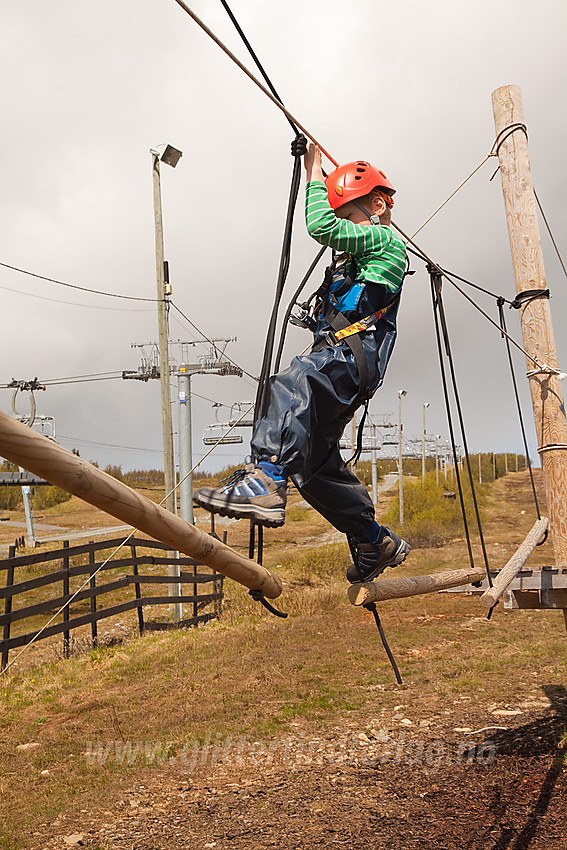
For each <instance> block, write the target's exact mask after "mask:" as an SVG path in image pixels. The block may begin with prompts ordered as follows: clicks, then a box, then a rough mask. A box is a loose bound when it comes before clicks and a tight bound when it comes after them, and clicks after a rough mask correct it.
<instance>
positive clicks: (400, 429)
mask: <svg viewBox="0 0 567 850" xmlns="http://www.w3.org/2000/svg"><path fill="white" fill-rule="evenodd" d="M405 395H407V390H398V484H399V493H400V525H403V524H404V478H403V460H402V433H403V430H404V428H403V425H402V397H403V396H405Z"/></svg>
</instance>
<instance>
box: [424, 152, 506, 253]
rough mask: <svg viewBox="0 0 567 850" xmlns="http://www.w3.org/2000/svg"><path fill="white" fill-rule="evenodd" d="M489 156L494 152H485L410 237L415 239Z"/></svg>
mask: <svg viewBox="0 0 567 850" xmlns="http://www.w3.org/2000/svg"><path fill="white" fill-rule="evenodd" d="M491 156H494V154H492V153H489V154H487V155H486V156H485V157H484V159H483V160H482V162H481V163H480V165H477V167H476V168H475V169H474V171H471V173H470V174H469V176H468V177H465V179H464V180H463V182H462V183H461V184H460V185H459V186H457V188H456V189H455V191H454V192H451V194H450V195H449V197H448V198H446V199H445V200H444V201H443V203H442V204H441V206H439V207H437V209H436V210H435V212H433V213H431V215H430V216H429V218H427V219H426V220H425V221H424V222H423V224H422V225H421V227H418V228H417V230H416V231H415V233H413V234H412V237H411V238H412V239H415V237H416V236H417V234H418V233H420V232H421V231H422V230H423V228H424V227H425V225H426V224H429V222H430V221H431V219H432V218H434V217H435V216H436V215H437V213H438V212H440V211H441V210H442V209H443V207H444V206H445V205H446V204H448V203H449V201H450V200H451V198H454V197H455V195H456V194H457V192H458V191H459V190H460V189H462V188H463V186H464V185H465V183H468V182H469V180H470V179H471V177H474V175H475V174H476V173H477V171H480V169H481V168H482V166H483V165H484V163H485V162H488V160H489V159H490V157H491Z"/></svg>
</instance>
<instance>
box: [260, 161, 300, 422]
mask: <svg viewBox="0 0 567 850" xmlns="http://www.w3.org/2000/svg"><path fill="white" fill-rule="evenodd" d="M300 185H301V157H299V156H296V157H294V160H293V173H292V177H291V186H290V190H289V200H288V205H287V214H286V221H285V227H284V235H283V241H282V250H281V255H280V265H279V269H278V278H277V282H276V292H275V296H274V304H273V306H272V313H271V316H270V322H269V325H268V333H267V335H266V343H265V345H264V355H263V357H262V368H261V370H260V377H259V379H258V391H257V393H256V405H255V408H254V423H256V422H257V421H258V419H261V417H262V416H263V415H264V413H265V409H266V405H267V401H268V378H269V377H270V375H271V374H272V358H273V352H274V344H275V336H276V327H277V321H278V312H279V307H280V303H281V299H282V295H283V290H284V286H285V282H286V279H287V274H288V271H289V265H290V260H291V237H292V232H293V216H294V213H295V206H296V203H297V197H298V195H299V187H300Z"/></svg>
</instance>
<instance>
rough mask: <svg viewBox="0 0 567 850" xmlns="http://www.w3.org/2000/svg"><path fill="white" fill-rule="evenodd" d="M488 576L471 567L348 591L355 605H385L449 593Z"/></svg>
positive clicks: (358, 586) (371, 583)
mask: <svg viewBox="0 0 567 850" xmlns="http://www.w3.org/2000/svg"><path fill="white" fill-rule="evenodd" d="M485 577H486V572H485V570H481V569H476V570H475V569H470V568H469V569H463V570H448V571H445V572H442V573H433V574H432V575H424V576H412V577H411V578H385V579H381V580H380V581H367V582H364V583H363V584H353V585H351V586H350V587H349V589H348V598H349V602H352V604H353V605H369V604H370V603H371V602H385V601H386V600H387V599H402V598H404V597H406V596H420V595H421V594H422V593H435V592H436V591H437V590H447V589H448V588H450V587H459V585H461V584H470V583H471V582H474V581H482V579H483V578H485Z"/></svg>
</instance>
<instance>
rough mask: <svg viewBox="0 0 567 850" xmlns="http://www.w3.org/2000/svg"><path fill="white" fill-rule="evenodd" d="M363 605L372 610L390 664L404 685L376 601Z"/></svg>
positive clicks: (398, 681)
mask: <svg viewBox="0 0 567 850" xmlns="http://www.w3.org/2000/svg"><path fill="white" fill-rule="evenodd" d="M362 607H363V608H366V610H367V611H371V612H372V614H373V615H374V620H375V622H376V625H377V626H378V631H379V633H380V640H381V641H382V646H383V647H384V649H385V650H386V655H387V656H388V658H389V660H390V664H391V665H392V670H393V671H394V674H395V676H396V681H397V683H398V685H403V681H402V677H401V675H400V671H399V669H398V665H397V664H396V659H395V658H394V655H393V653H392V650H391V649H390V645H389V644H388V641H387V639H386V632H385V631H384V627H383V626H382V622H381V620H380V615H379V614H378V611H377V609H376V603H375V602H369V603H368V604H367V605H363V606H362Z"/></svg>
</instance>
